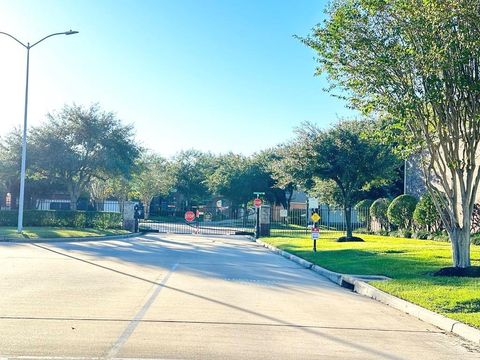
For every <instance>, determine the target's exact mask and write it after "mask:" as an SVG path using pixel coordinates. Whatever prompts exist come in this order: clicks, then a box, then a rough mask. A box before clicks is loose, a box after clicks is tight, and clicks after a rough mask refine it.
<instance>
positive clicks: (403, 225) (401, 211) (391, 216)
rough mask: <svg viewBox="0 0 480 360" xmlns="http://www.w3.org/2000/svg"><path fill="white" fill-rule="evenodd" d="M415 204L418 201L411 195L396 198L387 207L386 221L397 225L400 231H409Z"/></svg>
mask: <svg viewBox="0 0 480 360" xmlns="http://www.w3.org/2000/svg"><path fill="white" fill-rule="evenodd" d="M417 202H418V200H417V199H416V198H415V197H413V196H412V195H400V196H397V197H396V198H395V199H393V201H392V202H391V203H390V205H389V206H388V209H387V217H388V221H390V222H391V223H392V224H394V225H397V226H398V227H399V229H400V230H410V228H411V225H412V220H413V212H414V211H415V207H416V206H417ZM409 232H410V231H409ZM410 234H411V233H410Z"/></svg>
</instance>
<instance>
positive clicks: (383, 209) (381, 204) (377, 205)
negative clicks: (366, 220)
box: [370, 198, 390, 230]
mask: <svg viewBox="0 0 480 360" xmlns="http://www.w3.org/2000/svg"><path fill="white" fill-rule="evenodd" d="M389 205H390V200H388V199H387V198H380V199H377V200H375V201H374V202H373V203H372V205H371V206H370V216H371V217H372V218H373V219H375V220H376V221H378V222H379V223H380V226H381V227H382V229H383V230H387V228H388V216H387V210H388V206H389Z"/></svg>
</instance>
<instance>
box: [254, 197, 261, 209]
mask: <svg viewBox="0 0 480 360" xmlns="http://www.w3.org/2000/svg"><path fill="white" fill-rule="evenodd" d="M253 205H254V206H255V207H256V208H259V207H260V206H262V199H259V198H257V199H255V200H253Z"/></svg>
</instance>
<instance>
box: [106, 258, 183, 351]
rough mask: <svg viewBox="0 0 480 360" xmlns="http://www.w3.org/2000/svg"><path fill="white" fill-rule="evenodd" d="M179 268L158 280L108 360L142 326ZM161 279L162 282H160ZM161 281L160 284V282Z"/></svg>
mask: <svg viewBox="0 0 480 360" xmlns="http://www.w3.org/2000/svg"><path fill="white" fill-rule="evenodd" d="M177 266H178V263H176V264H174V265H173V266H172V267H171V268H170V270H169V271H168V272H167V274H165V275H163V276H162V277H161V278H159V279H157V281H156V282H157V283H158V285H154V286H153V287H152V289H151V291H150V294H149V295H148V298H147V301H146V302H145V303H144V304H143V306H142V307H141V309H140V310H139V311H138V312H137V313H136V314H135V316H134V318H133V319H132V320H131V321H130V323H129V324H128V325H127V327H126V328H125V330H124V331H123V332H122V334H121V335H120V336H119V337H118V339H117V340H116V341H115V343H114V344H113V346H112V348H111V349H110V351H109V352H108V354H107V356H106V357H107V359H111V358H114V357H115V356H116V355H117V354H118V353H119V351H120V350H121V349H122V347H123V345H125V343H126V342H127V341H128V339H129V338H130V336H131V335H132V334H133V332H134V331H135V329H136V328H137V326H138V325H139V324H140V322H141V320H142V319H143V317H144V316H145V314H146V313H147V311H148V309H149V308H150V307H151V306H152V304H153V303H154V301H155V300H156V299H157V297H158V295H159V294H160V292H161V291H162V289H163V288H164V285H165V284H166V283H167V281H168V279H170V276H171V275H172V274H173V272H174V271H175V270H176V268H177ZM160 279H161V281H160ZM159 281H160V282H159Z"/></svg>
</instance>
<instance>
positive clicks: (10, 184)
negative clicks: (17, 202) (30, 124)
mask: <svg viewBox="0 0 480 360" xmlns="http://www.w3.org/2000/svg"><path fill="white" fill-rule="evenodd" d="M21 144H22V134H21V132H20V130H18V129H13V130H12V131H11V132H9V133H8V134H7V135H6V136H5V137H3V138H1V139H0V194H1V195H2V197H3V196H5V195H6V193H8V192H9V193H10V194H11V195H12V197H13V198H14V199H15V198H16V196H17V194H18V190H19V178H20V161H21V152H22V150H21V149H22V145H21Z"/></svg>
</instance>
